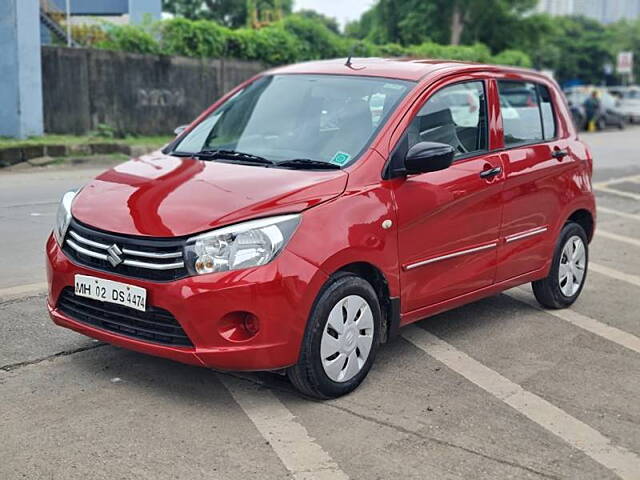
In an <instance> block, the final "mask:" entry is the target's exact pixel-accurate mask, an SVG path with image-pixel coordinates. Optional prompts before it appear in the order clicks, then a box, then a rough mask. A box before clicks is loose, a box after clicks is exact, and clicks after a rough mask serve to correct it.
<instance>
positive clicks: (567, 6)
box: [536, 0, 640, 23]
mask: <svg viewBox="0 0 640 480" xmlns="http://www.w3.org/2000/svg"><path fill="white" fill-rule="evenodd" d="M536 10H537V11H538V12H544V13H548V14H550V15H584V16H585V17H589V18H593V19H595V20H598V21H599V22H602V23H611V22H616V21H618V20H622V19H627V20H633V19H636V18H638V17H640V0H540V1H539V2H538V7H537V9H536Z"/></svg>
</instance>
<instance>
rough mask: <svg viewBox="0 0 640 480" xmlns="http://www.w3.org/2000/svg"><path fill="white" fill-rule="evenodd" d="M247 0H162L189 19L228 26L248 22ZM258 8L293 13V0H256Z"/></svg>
mask: <svg viewBox="0 0 640 480" xmlns="http://www.w3.org/2000/svg"><path fill="white" fill-rule="evenodd" d="M247 4H248V2H247V1H246V0H162V8H163V10H164V11H165V12H169V13H172V14H174V15H176V16H179V17H184V18H188V19H189V20H200V19H204V20H214V21H216V22H218V23H219V24H221V25H225V26H227V27H232V28H238V27H244V26H245V25H246V24H247V17H248V11H247ZM255 4H256V6H257V8H258V10H261V11H262V10H269V9H274V8H276V7H278V8H281V9H282V12H283V13H284V14H289V13H291V10H292V8H293V0H255Z"/></svg>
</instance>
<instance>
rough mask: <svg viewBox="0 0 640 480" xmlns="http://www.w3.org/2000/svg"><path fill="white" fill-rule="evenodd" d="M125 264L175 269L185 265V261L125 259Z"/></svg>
mask: <svg viewBox="0 0 640 480" xmlns="http://www.w3.org/2000/svg"><path fill="white" fill-rule="evenodd" d="M122 263H123V264H124V265H130V266H132V267H138V268H149V269H151V270H173V269H175V268H182V267H184V262H175V263H147V262H139V261H138V260H125V261H123V262H122Z"/></svg>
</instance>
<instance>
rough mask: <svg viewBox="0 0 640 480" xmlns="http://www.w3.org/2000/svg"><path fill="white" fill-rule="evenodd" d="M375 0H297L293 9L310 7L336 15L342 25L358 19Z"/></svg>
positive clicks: (329, 14)
mask: <svg viewBox="0 0 640 480" xmlns="http://www.w3.org/2000/svg"><path fill="white" fill-rule="evenodd" d="M374 2H375V0H295V2H294V6H293V9H294V10H301V9H303V8H310V9H312V10H316V11H318V12H320V13H324V14H325V15H328V16H330V17H335V18H336V19H337V20H338V22H340V25H342V26H343V27H344V25H345V23H347V22H348V21H351V20H357V19H358V18H360V15H362V13H363V12H364V11H365V10H367V9H368V8H369V7H370V6H371V5H372V4H373V3H374Z"/></svg>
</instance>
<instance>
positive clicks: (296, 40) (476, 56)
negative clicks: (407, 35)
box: [90, 15, 531, 67]
mask: <svg viewBox="0 0 640 480" xmlns="http://www.w3.org/2000/svg"><path fill="white" fill-rule="evenodd" d="M102 28H103V30H104V37H102V38H100V35H99V34H98V32H94V31H92V32H90V33H91V35H92V40H93V39H96V38H98V39H99V41H98V42H97V43H96V46H97V47H99V48H106V49H110V50H123V51H128V52H137V53H164V54H168V55H183V56H186V57H199V58H221V57H229V58H236V59H240V60H258V61H261V62H264V63H266V64H268V65H281V64H285V63H295V62H299V61H302V60H317V59H323V58H341V57H345V58H346V57H347V56H348V55H349V54H353V56H354V57H374V56H377V57H402V56H412V57H418V58H433V59H446V60H461V61H469V62H481V63H497V64H501V65H515V66H523V67H529V66H531V59H530V58H529V56H528V55H527V54H525V53H523V52H521V51H519V50H505V51H503V52H501V53H499V54H498V55H496V56H494V57H492V56H491V52H490V51H489V49H488V48H487V46H486V45H483V44H480V43H477V44H475V45H440V44H437V43H433V42H425V43H422V44H420V45H413V46H410V47H403V46H402V45H399V44H396V43H389V44H384V45H376V44H374V43H371V42H370V41H367V40H356V39H353V38H347V37H343V36H340V35H337V34H336V33H334V32H332V31H331V30H329V29H328V28H327V27H326V26H325V25H324V24H322V23H319V22H316V21H314V20H312V19H309V18H306V17H303V16H300V15H290V16H288V17H286V18H285V19H284V20H281V21H279V22H277V23H275V24H272V25H270V26H267V27H264V28H261V29H259V30H253V29H250V28H240V29H236V30H230V29H228V28H226V27H223V26H221V25H219V24H217V23H215V22H213V21H209V20H197V21H193V20H187V19H185V18H174V19H172V20H165V21H162V22H158V23H157V24H155V25H153V26H152V27H151V28H149V27H147V28H145V27H144V26H142V27H140V26H133V25H113V24H104V25H103V26H102ZM152 32H153V33H152ZM156 37H158V38H159V39H160V40H159V41H158V40H156Z"/></svg>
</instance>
